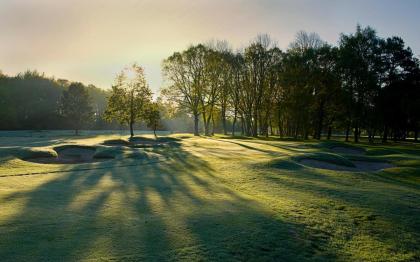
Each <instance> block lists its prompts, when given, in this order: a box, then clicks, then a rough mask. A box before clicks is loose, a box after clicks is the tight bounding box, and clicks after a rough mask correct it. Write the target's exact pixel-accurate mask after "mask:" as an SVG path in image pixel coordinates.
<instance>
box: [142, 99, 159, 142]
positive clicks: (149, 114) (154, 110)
mask: <svg viewBox="0 0 420 262" xmlns="http://www.w3.org/2000/svg"><path fill="white" fill-rule="evenodd" d="M145 116H146V125H147V126H148V127H149V128H151V129H152V130H153V134H154V135H155V137H157V136H156V130H157V129H158V128H159V126H160V120H161V118H160V110H159V104H158V103H157V102H152V103H150V104H149V106H148V107H147V108H146V114H145Z"/></svg>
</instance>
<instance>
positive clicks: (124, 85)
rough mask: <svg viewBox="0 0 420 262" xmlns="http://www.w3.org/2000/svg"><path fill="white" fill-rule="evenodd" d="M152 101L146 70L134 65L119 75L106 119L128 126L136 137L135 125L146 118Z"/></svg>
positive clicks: (113, 88) (109, 101) (109, 102)
mask: <svg viewBox="0 0 420 262" xmlns="http://www.w3.org/2000/svg"><path fill="white" fill-rule="evenodd" d="M151 99H152V91H151V90H150V88H149V86H148V84H147V82H146V78H145V76H144V69H143V68H142V67H141V66H139V65H137V64H135V63H134V64H132V65H131V66H129V67H127V68H125V69H124V70H122V71H121V72H120V73H119V74H118V75H117V77H116V80H115V84H114V85H113V86H112V91H111V95H110V97H109V99H108V105H107V109H106V112H105V116H106V119H107V120H109V121H111V120H113V119H115V120H117V121H118V122H119V123H120V124H121V125H122V124H127V125H128V126H129V127H130V134H131V136H134V131H133V125H134V123H136V122H137V121H140V120H141V119H145V118H146V109H147V107H148V106H149V104H150V102H151Z"/></svg>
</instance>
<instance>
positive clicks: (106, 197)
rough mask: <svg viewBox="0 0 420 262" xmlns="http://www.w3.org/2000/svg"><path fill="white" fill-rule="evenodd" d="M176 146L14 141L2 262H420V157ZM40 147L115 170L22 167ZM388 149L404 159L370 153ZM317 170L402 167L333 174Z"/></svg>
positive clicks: (0, 230) (99, 140)
mask: <svg viewBox="0 0 420 262" xmlns="http://www.w3.org/2000/svg"><path fill="white" fill-rule="evenodd" d="M44 135H45V134H44ZM45 136H46V135H45ZM46 137H48V136H46ZM174 137H175V138H176V141H175V142H176V143H177V146H166V147H160V146H156V147H150V148H132V147H126V146H110V145H107V146H105V145H102V144H103V142H104V141H106V140H112V139H124V140H127V141H128V137H121V136H115V135H99V136H86V137H78V138H74V137H60V136H51V139H50V140H48V139H46V138H45V137H43V138H42V140H36V139H34V138H32V139H33V140H31V138H30V137H29V138H17V139H16V140H17V142H16V146H13V145H12V144H13V143H11V141H10V140H11V139H13V138H10V137H8V138H7V141H6V142H5V143H4V144H5V146H3V147H1V148H0V159H1V161H0V206H1V212H0V257H1V259H2V261H34V260H37V261H40V260H41V261H79V260H93V261H97V260H117V261H145V260H158V261H159V260H169V261H178V260H183V261H245V260H246V261H336V260H339V261H418V260H419V258H420V252H419V249H418V246H420V225H419V223H418V217H420V180H419V177H420V175H419V174H420V166H419V161H420V154H419V153H420V151H419V150H418V147H417V146H414V145H405V144H404V145H403V144H401V145H398V144H392V145H389V146H388V145H385V146H384V145H381V146H378V145H369V144H361V145H357V146H356V147H358V148H359V147H360V148H363V149H364V150H365V151H366V152H367V155H351V154H350V155H347V154H338V153H331V151H330V149H331V148H333V147H334V146H335V147H336V146H340V147H343V146H344V147H345V145H348V146H349V147H352V146H353V145H352V144H344V143H341V142H321V143H320V142H316V141H304V142H302V141H293V140H278V139H274V138H272V139H268V140H266V139H264V140H259V139H242V138H237V139H234V140H231V139H228V138H226V137H225V138H223V139H220V138H218V137H216V138H211V139H210V138H205V137H200V138H195V137H192V136H190V135H185V134H180V135H175V136H174ZM150 139H153V138H150ZM167 139H168V138H167ZM171 139H172V138H169V140H171ZM3 141H4V140H2V138H0V146H1V145H2V143H3ZM166 141H168V140H166ZM29 144H30V145H33V147H30V149H31V150H30V151H31V152H33V151H36V152H37V153H38V152H39V151H41V152H44V150H45V152H50V150H51V149H54V148H57V147H58V148H59V147H60V145H82V146H83V145H84V146H89V147H92V146H94V147H95V148H96V151H95V154H98V155H100V154H102V157H110V158H111V157H112V159H110V160H108V161H104V162H99V163H89V164H74V165H54V164H52V165H46V164H37V163H31V162H27V161H24V160H22V159H21V158H22V157H23V155H24V154H23V153H22V152H26V153H25V154H27V152H28V151H26V150H27V149H25V148H27V147H24V145H26V146H27V145H29ZM332 144H333V145H334V146H331V145H332ZM41 145H42V146H41ZM308 145H311V146H308ZM12 146H13V147H12ZM376 148H383V149H387V150H388V149H389V150H391V151H393V153H392V154H389V152H388V151H386V150H383V149H381V150H382V151H381V150H376V151H375V153H374V154H369V151H372V149H376ZM394 151H395V152H398V153H395V152H394ZM19 152H20V153H19ZM42 154H44V153H41V155H42ZM305 158H306V159H307V158H310V159H316V160H319V161H327V162H329V163H334V164H338V165H350V163H352V162H351V161H353V160H361V159H363V160H364V161H376V160H377V161H388V162H390V163H392V164H393V165H394V166H395V167H393V168H388V169H385V170H381V171H378V172H358V173H355V172H347V171H333V170H322V169H314V168H310V167H307V166H305V165H303V164H302V163H301V162H300V160H301V159H305Z"/></svg>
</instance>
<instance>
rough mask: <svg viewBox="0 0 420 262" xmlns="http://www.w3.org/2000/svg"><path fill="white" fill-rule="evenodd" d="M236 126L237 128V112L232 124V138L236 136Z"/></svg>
mask: <svg viewBox="0 0 420 262" xmlns="http://www.w3.org/2000/svg"><path fill="white" fill-rule="evenodd" d="M235 126H236V112H235V115H234V116H233V123H232V136H235Z"/></svg>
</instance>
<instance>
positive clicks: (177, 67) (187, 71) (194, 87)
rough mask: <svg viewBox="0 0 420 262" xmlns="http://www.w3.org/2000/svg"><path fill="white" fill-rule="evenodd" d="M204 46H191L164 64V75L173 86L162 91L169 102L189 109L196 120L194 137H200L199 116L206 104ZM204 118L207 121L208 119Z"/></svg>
mask: <svg viewBox="0 0 420 262" xmlns="http://www.w3.org/2000/svg"><path fill="white" fill-rule="evenodd" d="M206 52H207V49H206V47H205V46H204V45H197V46H191V47H190V48H188V49H187V50H186V51H183V52H182V53H179V52H176V53H174V54H173V55H172V56H170V57H168V58H167V59H166V60H164V62H163V68H162V69H163V74H164V76H165V77H166V79H167V80H169V81H170V83H171V85H170V86H169V87H167V88H165V89H163V90H162V94H163V95H164V96H166V97H167V98H168V99H169V100H173V101H176V102H177V103H178V105H179V106H181V107H184V108H187V109H188V111H189V113H191V114H192V115H193V118H194V135H195V136H198V135H199V132H198V121H199V115H200V114H201V113H202V112H203V110H204V108H203V104H204V103H205V101H204V99H203V96H205V94H206V93H205V92H204V84H205V80H206V77H205V72H204V71H205V56H206ZM204 118H205V119H207V117H205V115H204Z"/></svg>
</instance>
